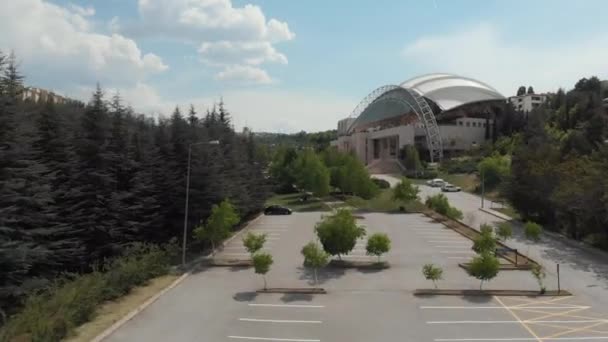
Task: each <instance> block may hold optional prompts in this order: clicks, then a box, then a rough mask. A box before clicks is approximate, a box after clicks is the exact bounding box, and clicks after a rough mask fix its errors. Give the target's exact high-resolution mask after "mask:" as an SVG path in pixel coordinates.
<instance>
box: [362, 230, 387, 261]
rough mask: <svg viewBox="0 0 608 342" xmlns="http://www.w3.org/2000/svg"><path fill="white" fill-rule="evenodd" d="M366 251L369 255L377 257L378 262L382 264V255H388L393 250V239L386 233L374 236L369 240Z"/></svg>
mask: <svg viewBox="0 0 608 342" xmlns="http://www.w3.org/2000/svg"><path fill="white" fill-rule="evenodd" d="M365 250H366V253H367V255H375V256H377V257H378V262H380V257H381V256H382V254H385V253H388V251H390V250H391V239H390V238H389V237H388V235H386V234H385V233H375V234H372V235H371V236H370V237H369V238H368V239H367V245H366V246H365Z"/></svg>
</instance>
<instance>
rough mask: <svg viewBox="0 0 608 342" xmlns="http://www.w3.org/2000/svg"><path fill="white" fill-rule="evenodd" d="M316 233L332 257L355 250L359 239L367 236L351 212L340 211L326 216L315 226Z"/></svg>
mask: <svg viewBox="0 0 608 342" xmlns="http://www.w3.org/2000/svg"><path fill="white" fill-rule="evenodd" d="M315 232H316V233H317V236H318V237H319V240H320V241H321V245H323V249H324V250H325V252H327V253H328V254H330V255H337V256H338V257H339V258H341V256H342V254H348V253H349V252H350V251H352V250H353V248H354V247H355V244H356V243H357V239H359V238H362V237H363V236H365V229H364V228H363V227H361V226H358V225H357V222H356V221H355V217H354V216H353V214H352V213H351V211H350V210H346V209H340V210H338V211H337V212H336V213H335V214H333V215H330V216H326V217H325V218H324V219H323V220H322V221H321V222H319V223H317V225H316V226H315Z"/></svg>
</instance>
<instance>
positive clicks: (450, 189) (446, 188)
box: [441, 183, 462, 192]
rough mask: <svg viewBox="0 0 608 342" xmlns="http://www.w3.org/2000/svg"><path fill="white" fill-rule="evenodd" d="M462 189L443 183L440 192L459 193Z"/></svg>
mask: <svg viewBox="0 0 608 342" xmlns="http://www.w3.org/2000/svg"><path fill="white" fill-rule="evenodd" d="M461 190H462V189H461V188H460V187H459V186H456V185H454V184H450V183H445V184H444V185H443V186H442V187H441V191H443V192H459V191H461Z"/></svg>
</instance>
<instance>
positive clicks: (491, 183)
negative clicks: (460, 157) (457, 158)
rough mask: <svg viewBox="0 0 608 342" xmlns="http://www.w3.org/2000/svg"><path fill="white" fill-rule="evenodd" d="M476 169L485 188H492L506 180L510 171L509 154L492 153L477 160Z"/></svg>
mask: <svg viewBox="0 0 608 342" xmlns="http://www.w3.org/2000/svg"><path fill="white" fill-rule="evenodd" d="M477 169H478V171H479V173H480V177H482V178H483V181H484V184H485V186H486V189H493V188H495V187H496V186H498V185H499V184H500V183H501V182H502V181H504V180H506V179H507V178H508V177H509V175H510V172H511V159H510V157H509V156H501V155H499V154H494V155H492V156H490V157H486V158H484V159H483V160H482V161H480V162H479V164H478V166H477Z"/></svg>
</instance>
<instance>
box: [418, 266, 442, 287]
mask: <svg viewBox="0 0 608 342" xmlns="http://www.w3.org/2000/svg"><path fill="white" fill-rule="evenodd" d="M422 274H423V275H424V278H425V279H426V280H430V281H432V282H433V285H435V288H437V281H438V280H441V279H443V269H442V268H441V267H439V266H435V265H433V264H426V265H424V266H422Z"/></svg>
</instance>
